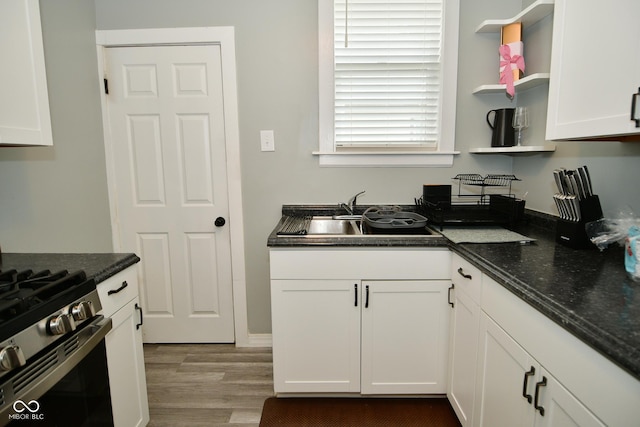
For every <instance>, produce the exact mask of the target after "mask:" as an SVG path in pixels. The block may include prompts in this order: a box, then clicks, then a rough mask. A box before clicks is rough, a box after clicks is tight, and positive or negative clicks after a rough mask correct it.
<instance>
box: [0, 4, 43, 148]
mask: <svg viewBox="0 0 640 427" xmlns="http://www.w3.org/2000/svg"><path fill="white" fill-rule="evenodd" d="M0 28H1V29H2V42H0V58H2V66H0V144H10V145H53V138H52V134H51V116H50V115H49V95H48V92H47V76H46V72H45V63H44V48H43V44H42V30H41V28H40V3H39V2H38V0H2V1H0Z"/></svg>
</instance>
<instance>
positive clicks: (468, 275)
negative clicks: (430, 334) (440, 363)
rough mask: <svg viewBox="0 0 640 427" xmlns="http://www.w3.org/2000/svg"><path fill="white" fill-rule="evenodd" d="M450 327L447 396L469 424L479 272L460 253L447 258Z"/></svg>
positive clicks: (460, 417) (474, 363) (458, 414)
mask: <svg viewBox="0 0 640 427" xmlns="http://www.w3.org/2000/svg"><path fill="white" fill-rule="evenodd" d="M451 266H452V268H451V281H452V283H453V286H452V289H451V304H452V306H451V309H452V310H451V327H450V330H451V332H450V344H449V381H448V389H447V397H448V398H449V402H450V403H451V406H452V407H453V409H454V411H455V412H456V415H457V416H458V419H459V420H460V423H461V424H462V426H463V427H466V426H470V425H471V421H472V414H473V405H474V401H475V392H476V382H475V380H476V361H477V356H478V334H479V328H480V292H481V285H482V283H481V279H482V273H481V272H480V270H478V269H477V268H475V267H474V266H472V265H471V264H469V263H468V262H467V261H466V260H464V259H462V258H461V257H460V256H458V255H456V254H454V255H453V257H452V262H451Z"/></svg>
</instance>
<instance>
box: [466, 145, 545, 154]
mask: <svg viewBox="0 0 640 427" xmlns="http://www.w3.org/2000/svg"><path fill="white" fill-rule="evenodd" d="M552 151H556V145H555V144H545V145H521V146H515V147H481V148H472V149H471V150H469V152H470V153H471V154H535V153H545V152H552Z"/></svg>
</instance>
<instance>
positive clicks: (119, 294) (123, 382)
mask: <svg viewBox="0 0 640 427" xmlns="http://www.w3.org/2000/svg"><path fill="white" fill-rule="evenodd" d="M98 295H99V296H100V302H101V303H102V306H103V314H104V316H105V317H110V318H111V321H112V325H113V329H112V330H111V331H110V332H109V333H108V334H107V336H106V341H105V342H106V347H107V366H108V368H109V386H110V389H111V404H112V407H113V420H114V425H115V426H116V427H120V426H122V427H133V426H135V427H138V426H140V427H141V426H145V425H147V423H148V422H149V403H148V399H147V381H146V377H145V370H144V355H143V350H142V329H141V328H140V326H141V325H142V317H141V316H142V309H141V308H140V305H139V304H140V303H139V299H138V279H137V272H136V269H135V267H129V268H127V269H126V270H123V271H121V272H119V273H118V274H116V275H115V276H112V277H110V278H109V279H107V280H105V281H104V282H101V283H99V284H98Z"/></svg>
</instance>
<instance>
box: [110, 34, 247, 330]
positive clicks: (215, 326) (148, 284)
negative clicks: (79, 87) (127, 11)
mask: <svg viewBox="0 0 640 427" xmlns="http://www.w3.org/2000/svg"><path fill="white" fill-rule="evenodd" d="M105 50H106V54H105V55H106V58H105V62H106V75H107V78H108V86H109V94H108V95H107V103H108V114H109V127H110V132H111V138H112V144H113V156H114V161H115V175H116V176H115V178H116V179H115V187H116V188H115V189H113V191H112V194H114V195H115V197H116V199H117V200H116V203H115V204H116V215H117V228H118V233H119V239H120V242H121V246H122V249H123V250H125V251H130V252H135V253H137V254H138V255H139V256H140V258H141V259H142V261H141V265H142V269H141V270H142V277H141V279H142V280H141V289H140V291H141V299H142V306H143V308H144V321H145V324H144V329H143V336H144V340H145V342H233V341H234V324H233V296H232V277H231V276H232V275H231V249H230V236H229V226H228V222H229V220H230V218H229V217H228V213H229V206H228V194H227V171H226V154H225V129H224V99H223V93H222V72H221V62H220V47H219V46H217V45H207V46H143V47H117V48H107V49H105ZM216 218H224V220H225V222H226V223H225V225H220V224H218V226H216V225H215V224H214V223H215V220H216Z"/></svg>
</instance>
